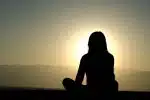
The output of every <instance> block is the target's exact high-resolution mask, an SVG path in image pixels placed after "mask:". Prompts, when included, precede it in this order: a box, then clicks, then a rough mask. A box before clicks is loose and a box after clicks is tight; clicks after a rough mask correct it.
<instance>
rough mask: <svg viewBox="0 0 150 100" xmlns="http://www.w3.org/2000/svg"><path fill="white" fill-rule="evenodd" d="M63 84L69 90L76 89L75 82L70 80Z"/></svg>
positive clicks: (65, 80) (67, 79)
mask: <svg viewBox="0 0 150 100" xmlns="http://www.w3.org/2000/svg"><path fill="white" fill-rule="evenodd" d="M62 84H63V86H64V87H65V88H66V89H68V88H69V89H70V88H73V87H74V84H75V82H74V81H73V80H72V79H70V78H65V79H64V80H63V82H62Z"/></svg>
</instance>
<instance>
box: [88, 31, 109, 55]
mask: <svg viewBox="0 0 150 100" xmlns="http://www.w3.org/2000/svg"><path fill="white" fill-rule="evenodd" d="M88 47H89V51H88V52H89V53H92V52H104V51H107V43H106V38H105V36H104V34H103V33H102V32H99V31H96V32H93V33H92V34H91V35H90V37H89V42H88Z"/></svg>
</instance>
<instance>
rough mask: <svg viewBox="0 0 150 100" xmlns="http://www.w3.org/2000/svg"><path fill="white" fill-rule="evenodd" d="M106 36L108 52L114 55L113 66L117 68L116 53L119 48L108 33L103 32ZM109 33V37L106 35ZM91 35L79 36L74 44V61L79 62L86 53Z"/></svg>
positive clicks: (117, 59)
mask: <svg viewBox="0 0 150 100" xmlns="http://www.w3.org/2000/svg"><path fill="white" fill-rule="evenodd" d="M104 33H105V36H106V41H107V47H108V51H109V52H110V53H111V54H113V55H114V57H115V62H116V63H115V64H116V66H119V62H120V61H119V58H118V53H119V48H118V43H117V41H116V40H115V39H114V37H113V36H111V33H110V32H104ZM107 33H109V35H108V34H107ZM90 35H91V33H89V34H86V35H84V36H80V37H78V39H77V42H76V49H75V59H76V61H77V62H79V61H80V59H81V57H82V56H83V55H84V54H86V53H87V52H88V39H89V36H90Z"/></svg>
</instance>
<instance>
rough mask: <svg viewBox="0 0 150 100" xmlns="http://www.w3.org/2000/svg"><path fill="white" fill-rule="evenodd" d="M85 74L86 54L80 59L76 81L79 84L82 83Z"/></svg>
mask: <svg viewBox="0 0 150 100" xmlns="http://www.w3.org/2000/svg"><path fill="white" fill-rule="evenodd" d="M84 74H85V67H84V56H83V57H82V58H81V60H80V65H79V69H78V72H77V75H76V79H75V82H76V83H78V84H82V81H83V78H84Z"/></svg>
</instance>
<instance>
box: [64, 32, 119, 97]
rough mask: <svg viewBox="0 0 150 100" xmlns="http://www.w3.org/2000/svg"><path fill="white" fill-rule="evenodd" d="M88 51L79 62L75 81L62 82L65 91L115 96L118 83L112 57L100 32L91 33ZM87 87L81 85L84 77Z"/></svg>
mask: <svg viewBox="0 0 150 100" xmlns="http://www.w3.org/2000/svg"><path fill="white" fill-rule="evenodd" d="M88 46H89V51H88V53H87V54H85V55H83V56H82V58H81V60H80V65H79V69H78V72H77V75H76V79H75V81H73V80H72V79H70V78H65V79H64V80H63V85H64V87H65V89H66V90H68V91H71V92H76V93H79V91H80V95H84V94H85V95H84V96H85V97H86V95H87V96H89V95H90V96H94V97H95V96H100V95H101V96H103V95H107V96H108V95H111V96H112V94H113V95H116V94H117V92H118V82H117V81H116V80H115V75H114V57H113V55H112V54H110V53H109V51H108V50H107V43H106V38H105V36H104V34H103V33H102V32H93V33H92V34H91V36H90V37H89V42H88ZM85 74H86V77H87V85H82V81H83V78H84V75H85Z"/></svg>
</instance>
